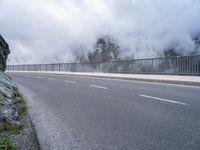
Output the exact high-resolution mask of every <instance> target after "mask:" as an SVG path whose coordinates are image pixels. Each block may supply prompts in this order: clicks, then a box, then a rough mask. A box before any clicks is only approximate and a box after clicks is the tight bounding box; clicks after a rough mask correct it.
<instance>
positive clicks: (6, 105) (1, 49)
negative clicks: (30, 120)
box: [0, 35, 17, 125]
mask: <svg viewBox="0 0 200 150" xmlns="http://www.w3.org/2000/svg"><path fill="white" fill-rule="evenodd" d="M9 53H10V50H9V46H8V44H7V42H6V41H5V40H4V39H3V37H2V36H1V35H0V122H2V121H3V120H7V121H8V122H9V123H10V124H11V125H15V124H17V121H16V118H17V112H16V107H15V105H16V104H15V103H16V89H17V88H16V86H15V84H14V83H13V82H12V80H11V79H10V77H8V76H7V75H6V74H5V73H4V72H3V71H5V69H6V60H7V57H8V54H9Z"/></svg>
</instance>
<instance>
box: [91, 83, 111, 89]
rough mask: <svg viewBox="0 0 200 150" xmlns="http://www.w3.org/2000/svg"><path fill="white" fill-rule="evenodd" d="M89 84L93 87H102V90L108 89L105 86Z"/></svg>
mask: <svg viewBox="0 0 200 150" xmlns="http://www.w3.org/2000/svg"><path fill="white" fill-rule="evenodd" d="M90 86H91V87H95V88H99V89H104V90H107V89H108V88H107V87H103V86H98V85H93V84H91V85H90Z"/></svg>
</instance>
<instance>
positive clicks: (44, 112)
mask: <svg viewBox="0 0 200 150" xmlns="http://www.w3.org/2000/svg"><path fill="white" fill-rule="evenodd" d="M8 74H9V75H10V76H11V77H12V78H13V79H14V81H15V82H16V83H17V85H18V86H19V88H20V90H21V92H22V93H23V95H24V97H25V100H26V101H27V105H28V107H29V111H30V115H31V118H32V121H33V123H34V125H35V128H36V131H37V136H38V138H39V142H40V144H41V148H42V149H45V150H46V149H47V150H48V149H52V150H68V149H69V150H200V87H192V86H182V85H170V84H161V83H148V82H139V81H125V80H112V79H100V78H87V77H75V76H66V75H65V76H61V75H50V74H48V75H47V74H30V73H8Z"/></svg>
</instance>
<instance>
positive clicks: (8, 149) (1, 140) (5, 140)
mask: <svg viewBox="0 0 200 150" xmlns="http://www.w3.org/2000/svg"><path fill="white" fill-rule="evenodd" d="M14 149H15V147H14V145H13V144H12V142H11V140H10V137H9V136H3V137H0V150H14Z"/></svg>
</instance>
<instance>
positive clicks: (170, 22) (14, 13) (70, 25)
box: [0, 0, 200, 63]
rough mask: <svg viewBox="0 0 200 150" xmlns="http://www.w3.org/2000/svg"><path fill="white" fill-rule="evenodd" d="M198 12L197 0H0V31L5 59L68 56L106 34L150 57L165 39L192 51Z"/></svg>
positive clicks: (39, 60) (30, 60) (38, 59)
mask: <svg viewBox="0 0 200 150" xmlns="http://www.w3.org/2000/svg"><path fill="white" fill-rule="evenodd" d="M199 14H200V1H199V0H182V1H179V0H168V1H163V0H151V1H149V0H119V1H116V0H42V1H41V0H0V33H1V34H2V35H3V36H4V37H5V38H6V40H7V41H8V42H9V45H10V47H11V52H12V53H11V55H10V57H9V62H10V63H19V62H20V63H46V62H55V61H57V60H59V61H62V62H68V61H71V60H73V56H72V51H73V50H77V49H81V50H84V51H85V52H87V51H91V47H92V45H93V44H94V42H95V40H96V39H97V38H98V37H99V36H101V35H106V34H108V35H111V36H112V37H114V38H115V39H116V40H117V41H118V42H119V44H120V45H121V47H122V48H123V49H124V55H135V56H136V57H138V58H141V57H154V56H156V55H157V54H158V53H161V52H163V51H164V50H165V49H166V48H169V47H170V46H171V45H176V46H177V48H178V49H180V51H184V52H185V53H187V52H189V51H192V50H193V49H194V42H193V41H192V39H191V36H193V35H194V34H198V33H200V21H199Z"/></svg>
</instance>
